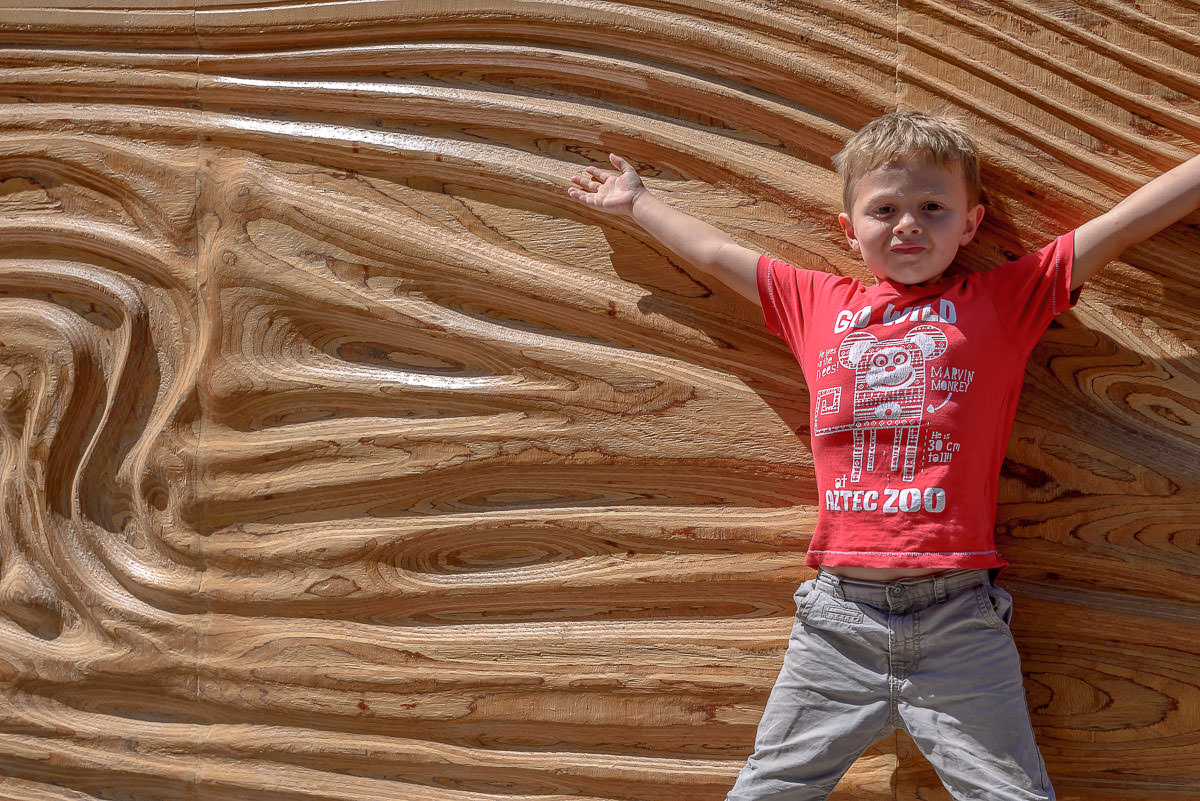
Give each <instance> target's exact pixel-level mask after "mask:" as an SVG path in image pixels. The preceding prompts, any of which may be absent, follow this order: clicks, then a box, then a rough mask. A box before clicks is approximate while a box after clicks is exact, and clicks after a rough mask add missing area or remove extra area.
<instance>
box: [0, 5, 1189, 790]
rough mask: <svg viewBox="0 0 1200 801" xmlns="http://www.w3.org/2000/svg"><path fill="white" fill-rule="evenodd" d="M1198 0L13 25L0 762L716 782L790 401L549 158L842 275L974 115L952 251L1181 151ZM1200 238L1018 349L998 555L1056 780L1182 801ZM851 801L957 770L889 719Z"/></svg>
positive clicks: (163, 777)
mask: <svg viewBox="0 0 1200 801" xmlns="http://www.w3.org/2000/svg"><path fill="white" fill-rule="evenodd" d="M1198 20H1200V8H1198V7H1197V6H1196V5H1195V3H1193V2H1190V0H1174V1H1171V0H1150V2H1140V3H1137V4H1129V3H1125V2H1120V0H1084V2H1081V3H1072V4H1059V3H1033V2H1027V0H981V1H980V2H971V3H965V2H964V3H955V4H944V3H938V2H932V0H902V2H900V3H898V4H897V3H893V2H882V1H881V0H862V1H861V2H851V1H850V0H844V1H843V2H834V1H833V0H817V1H816V2H812V3H808V4H804V5H800V4H793V3H784V2H779V1H778V0H757V1H755V2H735V0H690V2H670V0H656V1H655V2H649V1H644V2H625V3H595V2H590V0H567V1H565V2H558V1H556V2H549V1H548V0H546V1H542V0H455V1H454V2H446V0H440V1H438V2H435V1H434V0H406V1H405V2H383V1H380V0H361V1H356V2H339V3H322V2H317V3H309V4H298V5H286V4H274V3H259V4H253V3H232V2H222V1H210V2H198V3H196V4H194V5H191V6H187V5H180V4H163V3H156V2H154V0H123V1H122V2H120V3H117V2H113V1H112V0H103V1H102V2H87V3H84V2H74V3H71V2H57V3H55V4H54V6H53V8H50V9H46V8H42V7H36V6H33V5H27V4H22V3H21V2H19V0H17V1H10V2H3V3H0V103H3V113H2V114H0V421H2V425H0V443H2V447H0V486H2V487H3V493H4V495H3V504H4V505H3V514H2V515H0V689H2V691H3V696H4V703H3V704H0V790H2V793H0V794H2V795H3V796H4V797H5V798H13V799H39V801H40V800H42V799H46V800H49V799H55V800H56V801H59V800H66V799H70V800H71V801H82V800H83V799H116V798H121V799H137V800H138V801H142V800H149V799H154V800H155V801H174V800H175V799H188V800H189V801H192V800H193V799H267V800H269V801H299V799H346V801H358V799H398V800H401V799H402V800H403V801H426V800H428V801H498V800H499V799H503V798H529V799H533V798H537V799H542V800H543V801H559V800H561V799H568V798H569V799H580V800H586V799H604V800H605V801H616V800H617V799H620V800H622V801H641V800H643V799H647V800H648V799H663V800H664V801H667V800H670V799H680V800H682V799H689V801H704V799H714V800H715V799H720V798H723V796H724V793H725V792H726V790H727V789H728V787H729V786H730V785H731V783H732V781H733V777H734V775H735V774H736V772H737V770H738V769H739V768H740V766H741V764H742V762H743V760H744V759H745V757H746V755H747V754H748V753H749V751H750V748H751V744H752V740H753V734H754V728H755V725H756V724H757V720H758V716H759V714H760V713H761V709H762V704H763V702H764V701H765V698H766V694H767V691H768V690H769V688H770V686H771V683H772V682H773V680H774V678H775V674H776V672H777V671H778V668H779V665H780V662H781V658H782V648H783V646H784V643H785V640H786V635H787V631H788V629H789V627H790V625H791V617H792V613H793V611H794V610H793V607H792V602H791V594H792V592H793V590H794V589H795V586H796V585H797V584H798V583H799V582H800V581H802V580H803V579H805V578H807V577H808V572H807V570H806V569H805V568H804V567H803V549H804V546H805V545H806V542H807V532H808V531H809V530H810V528H811V524H812V522H813V520H814V518H815V511H816V510H815V507H814V506H813V505H812V504H813V503H814V497H815V484H814V479H813V474H812V465H811V460H810V454H809V451H808V448H807V431H808V421H807V414H808V400H807V395H806V392H805V387H804V383H803V381H802V379H801V376H800V375H799V372H798V370H797V369H796V368H795V366H794V363H793V362H792V359H791V357H790V355H789V354H788V353H787V351H786V349H785V348H784V347H783V346H782V344H781V343H780V342H779V341H778V340H776V339H775V338H774V337H773V336H771V335H769V334H767V333H766V332H765V331H763V330H762V327H761V321H760V319H759V317H758V315H757V312H756V311H755V310H754V309H753V308H751V307H750V306H748V305H747V304H746V303H744V302H742V301H741V300H740V299H737V298H736V297H734V296H733V293H731V292H730V291H728V290H727V289H725V288H723V287H720V286H719V285H714V284H712V283H711V282H710V281H709V279H707V278H705V277H704V275H703V274H701V273H698V272H696V271H695V270H693V269H691V268H689V267H688V265H686V264H682V263H680V262H679V261H678V260H677V259H676V258H675V257H673V256H672V255H671V254H670V253H667V252H664V251H663V250H662V249H661V248H659V247H658V246H656V245H655V244H654V243H652V242H650V241H648V240H647V239H646V238H645V236H644V235H643V234H641V233H640V231H639V230H638V229H637V228H636V227H634V226H631V225H629V224H625V223H622V222H620V221H614V220H611V219H600V218H598V217H594V216H591V215H589V214H588V213H586V211H585V210H582V209H581V207H579V206H578V205H576V204H574V203H573V202H572V201H571V200H570V199H569V198H568V197H567V196H566V192H565V190H566V187H567V186H568V185H569V184H568V178H569V176H570V175H572V174H575V173H576V172H577V171H578V170H579V169H580V168H581V167H582V166H583V165H585V164H590V163H599V162H602V161H604V160H605V159H606V155H607V153H608V152H609V151H613V150H615V151H617V152H620V153H622V154H624V155H625V156H627V157H628V158H630V159H631V160H632V161H633V162H634V163H635V164H636V165H637V166H638V168H639V170H640V171H641V173H642V175H643V176H644V177H645V180H646V181H647V183H648V184H649V185H650V186H652V187H653V188H654V189H655V191H657V192H659V193H660V194H661V195H662V196H663V197H665V198H667V199H668V202H671V203H673V204H676V205H678V206H680V207H682V208H685V209H687V210H689V211H690V212H692V213H694V214H696V215H697V216H699V217H701V218H703V219H706V220H709V221H710V222H713V223H714V224H716V225H718V226H720V227H721V228H723V229H724V230H726V231H728V232H729V233H730V234H731V235H732V236H734V237H735V238H736V239H738V240H739V241H740V242H742V243H744V244H746V245H747V246H749V247H754V248H757V249H760V250H761V251H763V252H769V253H771V254H772V255H775V256H778V257H780V258H784V259H787V260H789V261H792V262H794V263H797V264H800V265H803V266H806V267H812V268H816V269H824V270H833V271H838V272H842V273H845V274H851V275H855V276H859V277H862V276H863V268H862V267H861V265H860V264H857V263H856V262H855V261H854V260H853V259H852V258H851V255H852V254H850V253H848V252H847V250H846V248H845V246H844V242H843V241H842V240H841V235H840V233H839V232H838V230H837V228H836V225H835V224H834V216H835V214H836V212H837V211H838V204H839V202H840V201H839V197H840V190H839V186H838V184H837V181H836V178H835V176H834V175H833V174H832V172H831V170H830V165H829V157H830V156H831V155H832V154H833V153H834V152H836V151H837V150H838V149H839V148H840V146H841V142H842V141H843V139H844V138H845V136H846V135H848V134H849V133H850V132H851V131H853V130H854V129H856V128H857V127H858V126H860V125H861V124H863V123H864V122H866V121H867V120H868V119H870V118H872V117H874V116H875V115H877V114H878V113H880V112H883V111H886V110H889V109H892V108H895V107H897V106H913V105H915V106H919V107H936V106H939V105H944V106H948V107H950V108H951V109H954V110H959V111H962V112H964V113H966V114H967V115H968V116H969V118H970V120H971V122H972V125H973V127H974V129H975V131H976V133H977V135H978V138H979V140H980V143H981V146H982V147H983V149H984V153H985V160H986V165H985V169H984V178H985V184H986V185H987V187H988V202H989V207H990V210H989V216H988V218H987V220H986V221H985V227H984V231H983V233H982V235H981V237H980V239H979V241H978V242H977V243H976V244H973V245H972V246H971V247H970V248H969V249H968V251H967V252H966V253H965V254H964V258H965V260H966V261H967V262H968V263H969V264H970V265H972V266H976V267H979V266H983V265H986V264H990V263H993V262H995V261H997V260H1002V259H1005V258H1008V257H1010V256H1012V255H1013V254H1016V253H1019V252H1023V251H1025V250H1027V249H1029V248H1032V247H1036V246H1038V245H1040V244H1041V243H1043V242H1044V241H1046V240H1047V239H1048V238H1049V237H1051V236H1053V235H1055V234H1057V233H1058V232H1061V231H1063V230H1066V229H1068V228H1070V227H1071V226H1074V225H1077V224H1078V223H1080V222H1082V221H1083V220H1085V219H1087V218H1088V217H1089V216H1091V215H1092V214H1094V213H1096V212H1097V211H1099V210H1102V209H1105V208H1107V207H1109V206H1110V205H1111V204H1112V203H1113V202H1115V201H1116V200H1117V199H1119V198H1120V197H1122V196H1123V195H1124V194H1126V193H1127V192H1129V191H1130V190H1131V189H1132V188H1134V187H1136V186H1138V185H1139V184H1140V183H1142V182H1143V181H1144V180H1146V179H1147V178H1148V177H1150V176H1153V175H1156V174H1157V173H1159V172H1161V171H1162V170H1164V169H1166V168H1168V167H1169V166H1171V165H1173V164H1175V163H1178V162H1179V161H1182V160H1183V159H1184V158H1186V157H1187V156H1188V155H1189V154H1192V153H1195V152H1197V151H1198V150H1200V146H1198V145H1197V142H1198V141H1200V77H1198V75H1200V70H1198V69H1197V67H1198V66H1200V34H1198V33H1197V31H1198V30H1200V27H1198V25H1197V22H1198ZM1198 252H1200V225H1198V224H1197V220H1196V218H1195V217H1192V218H1190V219H1188V220H1186V221H1185V222H1183V223H1181V224H1179V225H1176V226H1174V227H1172V228H1171V229H1169V230H1168V231H1166V232H1164V233H1163V234H1161V235H1160V236H1158V237H1156V238H1155V239H1153V240H1152V241H1150V242H1147V243H1146V244H1144V245H1142V246H1139V247H1137V248H1134V249H1132V250H1131V251H1130V252H1129V253H1127V254H1126V256H1125V258H1124V261H1122V262H1121V263H1118V264H1115V265H1113V266H1111V267H1110V268H1109V269H1108V270H1107V271H1106V272H1105V273H1104V274H1103V275H1102V276H1101V277H1099V278H1098V279H1097V280H1095V281H1094V282H1093V283H1092V284H1091V285H1090V286H1089V287H1088V288H1087V290H1086V291H1085V293H1084V295H1083V299H1082V300H1081V302H1080V304H1079V306H1078V307H1077V308H1076V309H1075V310H1074V311H1073V312H1071V313H1069V314H1067V315H1065V316H1064V317H1062V318H1060V320H1059V321H1058V322H1057V323H1056V324H1055V326H1054V327H1053V328H1052V329H1051V331H1050V332H1049V333H1048V334H1047V336H1046V338H1045V339H1044V341H1043V342H1042V344H1041V345H1039V347H1038V349H1037V350H1036V351H1035V353H1034V356H1033V358H1032V360H1031V362H1030V366H1029V369H1028V372H1027V375H1026V383H1025V388H1024V394H1023V398H1022V406H1021V412H1020V414H1019V416H1018V420H1017V425H1016V427H1015V429H1014V434H1013V439H1012V442H1011V444H1010V448H1009V451H1008V458H1007V460H1006V463H1005V468H1004V471H1003V475H1002V479H1001V480H1002V484H1001V509H1000V532H999V536H1000V542H1001V546H1002V548H1003V550H1004V551H1005V554H1006V556H1007V557H1008V558H1009V560H1010V561H1011V562H1012V565H1013V566H1012V568H1011V569H1010V570H1009V571H1008V574H1007V575H1008V586H1009V587H1010V588H1011V589H1012V590H1013V592H1014V595H1016V596H1017V615H1016V618H1015V620H1014V629H1015V631H1016V635H1017V639H1018V643H1019V644H1020V647H1021V649H1022V655H1023V659H1024V666H1025V671H1026V679H1027V684H1026V686H1027V691H1028V693H1029V698H1030V704H1031V709H1032V712H1033V716H1034V721H1035V725H1036V727H1037V731H1038V736H1039V742H1040V744H1041V746H1042V748H1043V750H1044V753H1045V755H1046V758H1047V761H1048V764H1049V769H1050V773H1051V776H1052V778H1053V779H1054V781H1055V784H1056V788H1057V789H1058V791H1059V795H1060V797H1062V798H1065V799H1105V800H1106V801H1126V800H1128V801H1143V800H1148V799H1169V798H1179V799H1183V798H1191V797H1195V794H1196V790H1195V788H1196V786H1197V783H1198V782H1200V715H1198V714H1197V711H1196V710H1197V709H1200V698H1198V697H1197V696H1198V695H1200V679H1198V678H1197V677H1198V676H1200V645H1198V643H1200V615H1198V614H1197V611H1198V610H1200V590H1198V589H1197V587H1200V583H1198V582H1197V580H1196V579H1197V578H1200V524H1198V523H1197V520H1198V519H1200V486H1198V484H1200V458H1198V457H1200V359H1198V358H1197V343H1198V342H1200V330H1198V324H1200V315H1198V314H1197V311H1196V309H1197V308H1200V290H1198V289H1197V285H1198V283H1200V282H1198V280H1197V269H1196V264H1197V261H1196V260H1197V256H1196V254H1197V253H1198ZM835 797H836V798H840V799H851V798H853V799H877V800H878V801H884V800H885V799H935V798H940V799H944V798H947V797H948V796H946V794H945V792H944V790H942V789H941V788H940V785H939V784H938V782H937V780H936V777H935V776H934V775H933V773H932V770H931V769H930V768H929V767H928V765H927V764H926V763H925V762H924V760H923V759H922V758H921V757H920V756H919V754H917V753H916V750H915V748H914V746H913V744H912V743H911V741H910V740H909V739H908V738H907V737H904V736H897V737H892V738H888V739H887V740H885V741H883V742H881V743H879V744H878V745H877V746H876V747H874V748H873V749H872V750H871V751H869V752H868V753H867V754H866V755H865V756H864V757H863V758H862V759H861V760H860V761H859V762H858V764H857V765H856V766H855V768H854V769H853V770H852V772H851V773H850V774H849V775H848V776H847V777H846V779H845V780H844V781H843V783H842V785H840V787H839V789H838V791H837V794H836V796H835Z"/></svg>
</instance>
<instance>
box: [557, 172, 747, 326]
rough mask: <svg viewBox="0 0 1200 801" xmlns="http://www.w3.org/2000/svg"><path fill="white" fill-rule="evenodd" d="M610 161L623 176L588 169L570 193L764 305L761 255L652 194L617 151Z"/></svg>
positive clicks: (576, 180) (577, 177)
mask: <svg viewBox="0 0 1200 801" xmlns="http://www.w3.org/2000/svg"><path fill="white" fill-rule="evenodd" d="M608 158H609V160H610V161H611V162H612V163H613V166H614V167H616V168H617V169H618V170H620V172H618V173H614V172H610V171H608V170H601V169H599V168H597V167H588V168H586V172H587V175H586V176H580V175H576V176H574V177H573V178H571V182H572V183H574V184H575V186H573V187H571V188H570V189H568V190H567V194H569V195H570V196H571V197H572V198H574V199H575V200H577V201H579V202H580V203H583V204H584V205H585V206H589V207H591V208H593V209H597V210H598V211H603V212H607V213H610V214H623V215H625V216H628V217H632V218H633V221H634V222H636V223H637V224H638V225H640V226H641V227H642V228H643V229H645V231H646V233H648V234H650V236H652V237H654V238H655V239H656V240H658V241H659V242H661V243H662V244H663V245H665V246H666V247H667V248H669V249H670V250H672V251H673V252H675V253H677V254H679V255H680V256H682V257H683V258H684V259H685V260H686V261H688V262H689V263H691V264H693V265H695V266H696V267H699V268H700V269H701V270H703V271H704V272H706V273H708V274H710V275H712V276H714V277H715V278H717V279H718V280H719V281H721V282H722V283H723V284H725V285H726V286H728V287H729V288H730V289H732V290H734V291H735V292H737V293H738V294H739V295H741V296H742V297H744V298H746V299H747V300H749V301H750V302H751V303H753V304H754V305H756V306H757V305H759V299H758V283H757V269H758V256H759V254H758V253H756V252H754V251H753V250H750V249H749V248H744V247H742V246H741V245H739V244H738V243H736V242H734V241H733V240H732V239H731V238H730V237H729V236H728V235H727V234H725V233H724V232H723V231H721V230H720V229H718V228H714V227H713V226H711V225H709V224H708V223H706V222H704V221H702V220H698V219H696V218H695V217H692V216H691V215H688V214H685V213H684V212H682V211H680V210H679V209H676V208H673V207H672V206H669V205H667V204H666V203H664V202H663V201H661V200H659V199H658V198H657V197H655V196H654V195H652V194H650V191H649V190H648V189H646V186H645V185H644V184H643V183H642V181H641V179H640V178H638V175H637V171H636V170H634V168H633V166H632V165H631V164H630V163H629V162H627V161H625V159H623V158H621V157H620V156H618V155H616V154H615V153H610V154H609V157H608ZM577 187H578V188H577Z"/></svg>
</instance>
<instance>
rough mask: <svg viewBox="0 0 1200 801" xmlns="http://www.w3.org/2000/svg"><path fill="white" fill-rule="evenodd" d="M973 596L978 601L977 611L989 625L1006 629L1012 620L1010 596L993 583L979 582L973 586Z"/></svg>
mask: <svg viewBox="0 0 1200 801" xmlns="http://www.w3.org/2000/svg"><path fill="white" fill-rule="evenodd" d="M975 597H976V599H977V600H978V602H979V612H980V614H981V615H982V616H983V619H984V620H985V621H986V622H987V624H988V625H989V626H991V627H992V628H994V629H1007V628H1008V625H1009V623H1010V622H1011V621H1012V608H1013V600H1012V596H1011V595H1009V594H1008V592H1007V591H1006V590H1002V589H1000V588H999V587H997V586H996V585H995V584H987V585H984V584H980V585H978V586H977V587H976V588H975Z"/></svg>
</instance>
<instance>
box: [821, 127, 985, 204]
mask: <svg viewBox="0 0 1200 801" xmlns="http://www.w3.org/2000/svg"><path fill="white" fill-rule="evenodd" d="M909 155H915V156H918V157H920V158H923V159H925V160H926V161H927V162H928V163H930V164H936V165H938V166H940V167H950V168H954V167H957V168H958V169H959V171H960V173H961V175H962V177H963V181H964V182H965V183H966V185H967V200H968V202H970V203H972V204H974V203H978V202H979V196H980V194H981V192H982V187H981V184H980V180H979V152H978V151H977V150H976V149H975V141H974V140H973V139H972V138H971V135H970V134H969V133H967V128H966V126H965V125H963V123H962V122H961V121H960V120H958V119H955V118H954V117H949V116H944V115H934V114H925V113H922V112H920V111H894V112H892V113H890V114H884V115H883V116H882V117H876V118H875V119H873V120H871V121H870V122H869V123H867V124H866V125H864V126H863V128H862V130H860V131H859V132H858V133H856V134H854V135H853V136H851V137H850V138H849V139H848V140H846V146H845V147H843V148H842V150H841V152H839V153H838V154H837V155H836V156H834V157H833V166H834V167H835V168H836V169H837V172H838V176H840V177H841V179H842V204H843V205H844V206H845V207H846V212H847V213H849V212H850V210H851V207H852V206H853V204H854V185H855V183H856V182H857V181H858V179H859V178H861V177H862V176H863V175H864V174H866V173H868V172H870V171H871V170H873V169H875V168H876V167H878V166H880V165H882V164H886V163H888V162H890V161H892V160H894V159H897V158H900V157H903V156H909Z"/></svg>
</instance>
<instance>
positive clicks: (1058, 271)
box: [981, 231, 1079, 340]
mask: <svg viewBox="0 0 1200 801" xmlns="http://www.w3.org/2000/svg"><path fill="white" fill-rule="evenodd" d="M1074 260H1075V233H1074V232H1073V231H1072V232H1071V233H1067V234H1063V235H1062V236H1060V237H1058V238H1057V239H1055V240H1054V241H1053V242H1051V243H1050V244H1048V245H1046V246H1045V247H1044V248H1042V249H1041V250H1039V251H1037V252H1035V253H1030V254H1028V255H1027V256H1023V257H1022V258H1019V259H1017V260H1016V261H1012V262H1009V263H1008V264H1004V265H1001V266H999V267H996V268H994V269H992V270H989V271H988V272H986V273H984V274H983V275H982V276H981V279H982V281H983V282H984V284H985V287H986V291H987V293H988V295H989V296H990V297H991V299H992V302H993V303H994V304H995V306H996V309H997V311H998V312H999V314H1000V319H1002V320H1004V321H1005V325H1006V328H1007V329H1008V333H1009V334H1010V335H1012V336H1016V337H1021V336H1023V335H1025V336H1028V337H1031V338H1032V339H1035V340H1036V339H1037V338H1039V337H1041V335H1042V333H1043V332H1044V331H1045V330H1046V328H1047V327H1048V326H1049V325H1050V321H1051V320H1053V319H1054V318H1055V317H1056V316H1057V315H1059V314H1062V313H1063V312H1065V311H1066V310H1067V309H1069V308H1071V307H1072V306H1074V305H1075V302H1076V301H1077V300H1078V299H1079V290H1075V291H1074V292H1072V291H1071V268H1072V266H1073V264H1074Z"/></svg>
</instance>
